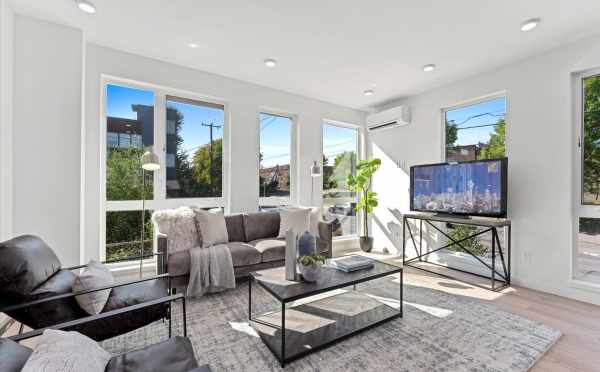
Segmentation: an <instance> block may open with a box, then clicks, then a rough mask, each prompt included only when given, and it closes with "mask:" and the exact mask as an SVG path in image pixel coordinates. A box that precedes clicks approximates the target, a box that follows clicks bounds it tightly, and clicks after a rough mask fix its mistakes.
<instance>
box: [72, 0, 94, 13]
mask: <svg viewBox="0 0 600 372" xmlns="http://www.w3.org/2000/svg"><path fill="white" fill-rule="evenodd" d="M75 2H76V3H77V6H78V7H79V9H81V10H82V11H84V12H86V13H89V14H94V13H96V6H95V5H94V4H92V3H91V2H89V1H87V0H75Z"/></svg>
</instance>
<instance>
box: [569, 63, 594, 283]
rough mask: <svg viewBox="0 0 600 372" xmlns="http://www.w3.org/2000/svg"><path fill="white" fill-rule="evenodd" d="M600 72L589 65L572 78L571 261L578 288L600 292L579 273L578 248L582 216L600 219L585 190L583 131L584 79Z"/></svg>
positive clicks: (571, 278) (572, 281) (572, 276)
mask: <svg viewBox="0 0 600 372" xmlns="http://www.w3.org/2000/svg"><path fill="white" fill-rule="evenodd" d="M594 76H600V68H594V69H589V70H585V71H580V72H577V73H573V74H572V76H571V79H572V80H571V82H572V102H573V114H572V120H573V137H574V138H573V142H572V143H573V151H572V154H573V163H572V164H573V172H574V173H573V175H574V177H571V178H572V179H573V185H572V187H573V191H572V193H571V194H572V195H571V197H572V206H573V212H572V213H573V218H572V219H573V221H572V225H571V236H572V239H571V253H570V255H569V257H570V261H571V262H570V265H569V270H570V273H569V279H570V281H571V285H572V286H573V287H576V288H581V289H585V290H593V291H595V292H600V284H598V283H594V282H591V281H586V280H584V279H582V278H581V277H580V276H579V275H578V274H579V272H578V267H577V265H578V257H577V256H578V251H579V219H580V218H594V219H600V205H594V204H585V203H584V199H583V198H584V192H583V169H584V165H583V135H584V123H583V120H584V114H583V112H584V105H585V103H584V101H583V99H584V94H583V91H584V86H583V80H584V79H586V78H589V77H594Z"/></svg>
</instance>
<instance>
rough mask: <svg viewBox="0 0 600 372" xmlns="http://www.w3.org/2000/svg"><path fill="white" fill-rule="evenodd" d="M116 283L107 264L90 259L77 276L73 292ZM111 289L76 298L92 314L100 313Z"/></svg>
mask: <svg viewBox="0 0 600 372" xmlns="http://www.w3.org/2000/svg"><path fill="white" fill-rule="evenodd" d="M112 284H115V279H114V278H113V275H112V273H111V272H110V270H109V269H108V267H107V266H106V265H103V264H101V263H99V262H96V261H90V263H88V265H87V267H86V268H85V269H84V270H83V271H82V272H81V273H80V274H79V275H78V276H77V277H76V278H75V281H74V282H73V287H72V289H73V292H78V291H85V290H88V289H94V288H100V287H105V286H107V285H112ZM110 291H111V289H106V290H103V291H98V292H90V293H86V294H82V295H79V296H75V300H77V303H78V304H79V306H80V307H81V308H82V309H83V310H85V312H86V313H88V314H90V315H96V314H100V312H101V311H102V309H104V306H105V305H106V302H107V301H108V297H109V296H110Z"/></svg>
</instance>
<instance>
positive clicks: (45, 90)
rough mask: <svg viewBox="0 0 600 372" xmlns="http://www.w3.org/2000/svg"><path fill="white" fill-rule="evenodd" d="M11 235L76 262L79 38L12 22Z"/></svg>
mask: <svg viewBox="0 0 600 372" xmlns="http://www.w3.org/2000/svg"><path fill="white" fill-rule="evenodd" d="M14 33H15V50H14V127H13V143H12V145H13V180H14V181H13V186H14V190H13V201H14V208H13V229H14V231H13V232H14V234H15V235H18V234H36V235H38V236H40V237H42V238H43V239H44V240H46V241H47V242H48V243H49V244H50V246H51V247H53V248H54V250H55V251H56V253H57V255H58V256H59V258H60V259H61V261H62V263H63V264H64V265H72V264H76V263H78V262H79V246H80V242H79V238H80V236H79V212H80V211H79V207H80V203H79V195H80V168H81V166H80V165H81V161H80V151H81V150H80V149H81V147H80V144H81V140H80V138H81V136H80V128H81V96H82V89H81V77H82V56H83V35H82V32H81V31H79V30H75V29H72V28H69V27H65V26H60V25H57V24H53V23H48V22H44V21H40V20H37V19H33V18H29V17H23V16H19V15H17V16H15V29H14Z"/></svg>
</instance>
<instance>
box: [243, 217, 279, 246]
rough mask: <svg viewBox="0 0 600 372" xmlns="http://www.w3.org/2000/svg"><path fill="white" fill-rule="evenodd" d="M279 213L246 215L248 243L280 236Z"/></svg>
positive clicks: (245, 223)
mask: <svg viewBox="0 0 600 372" xmlns="http://www.w3.org/2000/svg"><path fill="white" fill-rule="evenodd" d="M279 221H280V217H279V213H278V212H257V213H247V214H244V231H245V232H246V241H253V240H257V239H265V238H275V237H277V235H278V234H279Z"/></svg>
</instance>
